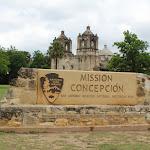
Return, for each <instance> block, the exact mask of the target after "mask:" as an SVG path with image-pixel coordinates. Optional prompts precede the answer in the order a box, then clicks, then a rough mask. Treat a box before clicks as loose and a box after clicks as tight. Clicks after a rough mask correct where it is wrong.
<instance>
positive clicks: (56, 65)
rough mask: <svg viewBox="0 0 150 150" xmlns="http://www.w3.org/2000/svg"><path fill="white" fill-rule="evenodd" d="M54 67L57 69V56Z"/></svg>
mask: <svg viewBox="0 0 150 150" xmlns="http://www.w3.org/2000/svg"><path fill="white" fill-rule="evenodd" d="M56 69H57V58H56Z"/></svg>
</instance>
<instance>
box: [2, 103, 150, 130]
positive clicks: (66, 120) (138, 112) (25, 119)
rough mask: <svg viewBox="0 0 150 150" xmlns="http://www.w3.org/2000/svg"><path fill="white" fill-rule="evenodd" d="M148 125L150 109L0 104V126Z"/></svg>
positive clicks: (142, 107) (146, 107) (138, 107)
mask: <svg viewBox="0 0 150 150" xmlns="http://www.w3.org/2000/svg"><path fill="white" fill-rule="evenodd" d="M149 123H150V106H104V105H103V106H95V105H93V106H87V105H85V106H81V105H76V106H74V105H66V106H53V105H45V106H41V105H32V106H31V105H1V106H0V126H1V127H2V126H10V127H18V126H20V127H21V126H49V127H58V126H69V127H71V126H78V127H79V126H81V127H86V126H87V127H96V126H112V125H143V124H149Z"/></svg>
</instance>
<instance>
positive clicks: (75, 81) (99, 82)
mask: <svg viewBox="0 0 150 150" xmlns="http://www.w3.org/2000/svg"><path fill="white" fill-rule="evenodd" d="M136 89H137V83H136V73H116V72H95V71H67V70H45V69H44V70H42V69H39V70H38V87H37V104H57V105H93V104H94V105H135V104H136V103H137V101H136V98H137V97H136Z"/></svg>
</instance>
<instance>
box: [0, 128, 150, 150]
mask: <svg viewBox="0 0 150 150" xmlns="http://www.w3.org/2000/svg"><path fill="white" fill-rule="evenodd" d="M0 141H1V142H0V150H86V149H88V150H89V149H91V150H150V131H140V132H138V131H136V132H135V131H134V132H133V131H130V132H127V131H125V132H121V131H119V132H75V133H73V132H72V133H67V132H65V133H35V132H29V133H24V134H17V133H13V132H12V133H6V132H4V131H1V132H0Z"/></svg>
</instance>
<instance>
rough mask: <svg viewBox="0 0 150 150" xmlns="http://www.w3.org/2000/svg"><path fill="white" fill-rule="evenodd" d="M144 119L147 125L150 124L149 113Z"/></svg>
mask: <svg viewBox="0 0 150 150" xmlns="http://www.w3.org/2000/svg"><path fill="white" fill-rule="evenodd" d="M145 118H146V121H147V122H148V123H150V113H147V114H146V116H145Z"/></svg>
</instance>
